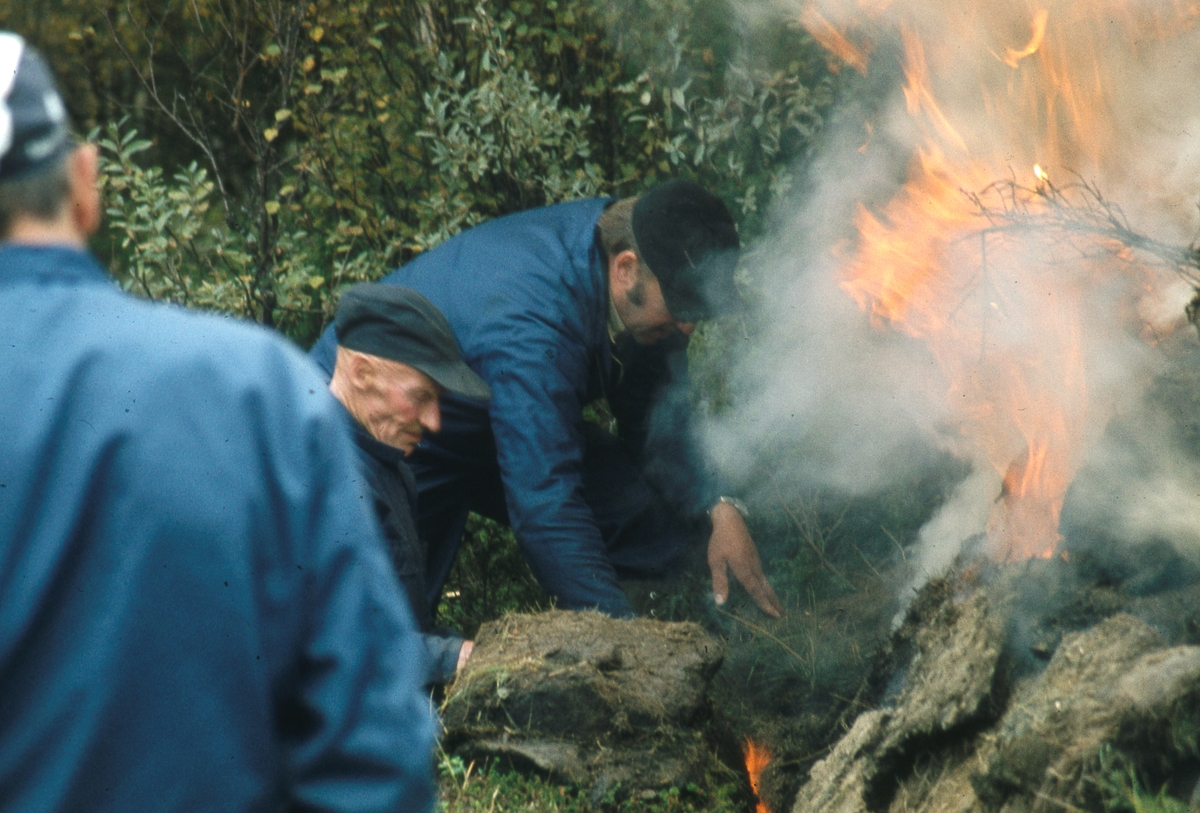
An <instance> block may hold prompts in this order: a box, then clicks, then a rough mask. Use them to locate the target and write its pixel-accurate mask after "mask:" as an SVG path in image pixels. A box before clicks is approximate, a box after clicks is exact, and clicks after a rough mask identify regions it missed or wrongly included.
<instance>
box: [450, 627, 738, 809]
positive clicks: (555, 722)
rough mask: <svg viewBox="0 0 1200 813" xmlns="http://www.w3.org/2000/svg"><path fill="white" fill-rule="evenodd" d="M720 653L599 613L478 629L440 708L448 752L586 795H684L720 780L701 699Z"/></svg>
mask: <svg viewBox="0 0 1200 813" xmlns="http://www.w3.org/2000/svg"><path fill="white" fill-rule="evenodd" d="M722 657H723V648H722V646H721V644H720V643H719V642H718V641H717V640H716V639H715V638H713V637H711V636H710V635H708V634H707V633H706V632H705V631H704V630H703V629H702V628H701V627H699V626H698V625H696V624H692V623H670V622H663V621H655V620H651V619H645V618H639V619H631V620H617V619H612V618H608V617H607V616H603V615H600V614H598V613H591V612H584V613H576V612H565V611H552V612H547V613H540V614H536V615H510V616H507V617H505V618H503V619H501V620H499V621H495V622H491V623H489V624H485V625H484V626H483V627H482V628H481V629H480V632H479V635H478V636H477V637H476V639H475V650H474V652H473V653H472V656H471V659H470V661H469V662H468V664H467V666H466V668H465V669H464V671H463V673H462V674H461V675H460V676H459V678H458V680H457V681H456V682H455V683H454V685H453V686H452V687H451V688H450V690H449V692H448V694H447V698H446V701H445V703H444V705H443V708H442V713H443V719H444V723H445V727H446V734H445V746H446V747H447V748H448V749H449V750H452V751H454V752H456V753H458V754H459V755H461V756H462V757H463V758H464V759H476V760H478V759H485V758H486V759H500V760H502V761H504V762H507V763H509V764H511V765H513V766H516V767H518V768H524V769H531V770H536V771H538V772H540V773H543V774H546V775H549V776H552V777H555V778H556V779H558V780H560V781H564V782H569V783H571V784H574V785H576V786H579V787H583V788H589V789H591V793H592V796H593V797H594V798H596V799H600V798H603V797H604V796H605V795H606V794H609V793H612V792H614V791H619V792H620V793H622V794H624V793H636V792H639V791H644V790H655V789H661V788H669V787H684V786H686V785H687V784H688V783H689V782H699V781H701V779H702V777H703V775H704V774H705V772H707V771H711V770H716V769H719V768H720V765H721V763H720V760H719V759H718V757H717V752H718V750H719V749H721V748H722V743H721V739H722V737H723V732H722V730H721V728H720V726H719V725H718V724H716V723H715V722H714V717H713V710H712V707H711V703H710V700H709V694H708V689H709V685H710V683H711V681H712V677H713V674H714V673H715V672H716V671H717V669H718V667H719V666H720V665H721V661H722Z"/></svg>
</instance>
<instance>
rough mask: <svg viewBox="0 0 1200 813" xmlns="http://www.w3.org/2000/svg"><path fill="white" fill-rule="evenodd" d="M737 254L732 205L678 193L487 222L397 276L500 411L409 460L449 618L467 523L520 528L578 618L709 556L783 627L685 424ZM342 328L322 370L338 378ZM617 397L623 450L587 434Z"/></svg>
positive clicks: (610, 609)
mask: <svg viewBox="0 0 1200 813" xmlns="http://www.w3.org/2000/svg"><path fill="white" fill-rule="evenodd" d="M737 251H738V237H737V231H736V229H735V228H734V224H733V219H732V217H730V215H729V212H728V210H727V209H726V208H725V205H724V204H723V203H722V202H721V200H720V199H719V198H717V197H716V196H714V195H712V194H711V193H709V192H707V191H706V190H704V189H703V188H701V187H699V186H697V185H696V184H694V183H690V182H687V181H672V182H668V183H665V184H662V185H660V186H657V187H654V188H653V189H651V190H649V191H648V192H646V193H645V194H643V195H642V196H640V197H638V198H633V199H626V200H620V201H616V200H612V199H593V200H582V201H576V202H572V203H563V204H558V205H555V206H547V207H544V208H541V209H534V210H531V211H527V212H521V213H519V214H515V215H509V216H507V217H503V218H500V219H498V220H494V221H491V222H488V223H485V224H483V225H480V226H477V227H475V228H473V229H471V230H469V231H467V232H465V233H463V234H460V235H458V236H456V237H454V238H452V239H450V240H448V241H447V242H446V243H444V244H443V245H441V246H439V247H437V248H435V249H433V250H432V251H429V252H427V253H425V254H422V255H420V256H419V257H417V258H416V259H415V260H413V261H412V262H411V263H409V264H408V265H406V266H404V267H403V268H401V269H399V270H398V271H396V272H394V273H392V274H390V275H388V276H387V277H384V279H383V280H382V282H383V283H385V284H399V285H405V286H408V287H411V288H413V289H415V290H417V291H420V292H421V293H422V294H424V295H425V296H426V297H428V298H429V299H430V300H431V301H432V302H433V303H434V304H435V305H436V306H437V307H438V308H439V309H440V310H441V311H442V313H444V314H445V315H446V319H447V321H449V323H450V326H451V327H452V328H453V329H454V334H455V336H456V337H457V339H458V342H459V345H460V346H461V348H462V353H463V358H464V360H465V361H466V363H467V365H468V366H469V367H470V368H471V369H472V370H474V371H475V372H476V373H478V374H479V376H480V377H481V378H482V379H483V380H484V381H485V382H487V384H488V385H489V387H490V388H491V391H492V398H491V401H490V403H484V402H482V401H478V400H475V399H471V398H464V397H460V396H457V395H453V394H451V395H447V396H446V398H444V399H443V401H442V409H441V424H442V430H441V432H440V433H439V434H438V435H437V436H436V437H434V438H430V439H428V440H427V441H425V442H423V443H421V444H420V445H419V446H418V447H417V449H416V451H415V452H414V453H413V454H412V456H411V457H409V458H408V462H409V464H410V466H411V467H412V469H413V472H414V474H415V475H416V481H417V489H418V492H419V500H418V504H419V512H418V515H417V529H418V531H419V533H420V535H421V537H422V538H423V539H425V540H428V543H429V558H428V563H427V582H428V592H427V594H426V597H425V598H426V602H427V604H428V605H429V606H430V607H433V606H435V605H436V603H437V601H438V599H439V597H440V591H441V587H442V584H443V583H444V581H445V579H446V577H447V575H448V574H449V572H450V568H451V565H452V564H453V561H454V556H455V554H456V552H457V550H458V546H459V543H460V541H461V539H462V535H463V529H464V525H465V522H466V518H467V513H468V511H469V510H473V511H476V512H478V513H480V514H482V515H484V516H488V517H492V518H495V519H497V520H499V521H501V522H506V523H508V524H510V525H511V526H512V528H513V530H514V532H515V534H516V537H517V540H518V543H519V544H520V546H521V550H522V552H523V553H524V555H525V558H526V560H527V561H528V562H529V565H530V567H531V569H532V570H533V573H534V575H535V576H536V577H537V579H538V581H539V583H540V584H541V585H542V587H543V588H545V590H546V591H547V592H548V593H549V594H550V595H551V596H553V597H554V598H555V599H556V600H557V602H558V606H559V607H562V608H565V609H587V608H598V609H600V610H602V611H603V612H606V613H609V614H611V615H615V616H627V615H631V614H632V612H633V610H632V607H631V605H630V602H629V600H628V598H627V597H626V595H625V593H624V592H623V591H622V589H621V587H620V585H619V582H618V579H619V578H623V577H630V576H632V577H636V576H661V575H667V574H670V573H671V572H672V571H674V570H676V569H677V568H678V567H679V566H680V564H681V560H682V558H683V556H684V554H685V552H686V551H687V550H688V548H689V547H694V545H695V544H697V543H700V544H703V543H704V541H705V540H707V558H708V563H709V565H710V567H711V570H712V579H713V593H714V596H715V598H716V601H717V603H718V604H721V603H723V602H724V601H725V599H726V598H727V596H728V591H729V582H728V579H729V575H728V574H729V572H731V571H732V573H733V575H734V576H735V578H736V579H737V580H738V581H740V582H741V583H742V584H743V585H744V586H745V587H746V588H747V590H748V592H749V593H750V595H751V596H752V597H753V599H754V600H755V601H756V602H757V603H758V605H759V607H761V608H762V609H763V611H764V612H767V613H769V614H771V615H778V614H780V612H781V610H782V608H781V606H780V604H779V601H778V599H777V598H776V597H775V593H774V591H773V590H772V589H771V586H770V584H769V583H768V582H767V580H766V578H764V576H763V573H762V566H761V563H760V562H759V558H758V553H757V551H756V550H755V546H754V542H753V540H752V539H751V538H750V534H749V532H748V531H747V528H746V524H745V521H744V517H743V512H744V506H742V505H741V503H740V502H739V501H738V500H736V499H735V498H733V497H732V495H729V494H728V492H727V489H725V488H723V487H722V485H721V482H720V478H719V477H717V476H716V475H715V473H713V472H711V471H710V470H709V469H708V467H707V466H706V465H705V464H704V462H703V460H702V458H701V455H699V454H698V453H697V444H696V443H695V442H694V439H693V438H692V437H691V432H690V429H689V422H688V398H687V387H686V384H687V355H686V348H687V343H688V337H689V336H690V334H691V333H692V331H693V330H694V329H695V326H696V325H695V323H696V321H697V320H700V319H705V318H708V317H710V316H713V315H716V314H718V313H720V312H722V311H724V310H728V309H730V308H732V307H734V306H735V305H736V303H737V294H736V291H735V290H734V286H733V269H734V265H735V263H736V258H737ZM334 350H335V340H334V337H333V336H332V334H331V332H330V331H327V332H326V334H325V336H323V337H322V339H321V341H320V342H318V344H317V345H316V346H315V347H314V348H313V351H312V356H313V357H314V359H315V360H316V361H317V362H318V363H319V364H321V365H322V366H323V367H324V368H325V369H326V370H327V371H331V370H332V369H333V359H334ZM600 398H604V399H606V400H607V402H608V404H609V406H610V408H611V411H612V414H613V415H614V417H615V418H616V428H617V432H616V434H615V435H613V434H611V433H609V432H606V431H604V430H602V429H601V428H599V427H598V426H596V425H595V424H593V423H589V422H587V421H585V420H584V416H583V411H584V407H585V405H587V404H589V403H591V402H593V401H595V400H597V399H600Z"/></svg>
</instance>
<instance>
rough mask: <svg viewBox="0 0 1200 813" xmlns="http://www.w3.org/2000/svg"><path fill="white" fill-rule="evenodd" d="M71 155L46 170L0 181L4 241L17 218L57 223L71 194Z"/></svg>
mask: <svg viewBox="0 0 1200 813" xmlns="http://www.w3.org/2000/svg"><path fill="white" fill-rule="evenodd" d="M70 156H71V153H70V152H68V153H66V154H65V155H63V156H62V157H61V158H59V159H58V160H57V161H54V162H53V163H52V164H50V165H49V166H46V167H39V168H38V169H37V170H36V171H34V172H30V173H28V174H26V175H22V176H18V177H16V178H13V179H11V180H6V181H3V182H0V238H6V237H8V234H9V231H10V230H11V229H12V225H13V223H14V221H16V220H17V218H20V217H30V218H35V219H37V220H53V219H54V218H56V217H58V215H59V212H61V211H62V207H63V206H64V205H65V204H66V202H67V198H68V196H69V195H70V193H71V176H70V169H69V166H68V162H69V159H70Z"/></svg>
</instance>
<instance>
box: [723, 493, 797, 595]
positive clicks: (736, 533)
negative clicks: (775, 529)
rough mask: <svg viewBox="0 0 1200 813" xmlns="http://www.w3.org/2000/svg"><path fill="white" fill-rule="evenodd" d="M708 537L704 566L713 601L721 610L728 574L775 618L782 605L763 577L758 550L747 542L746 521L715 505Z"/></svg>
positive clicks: (733, 511)
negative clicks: (706, 570)
mask: <svg viewBox="0 0 1200 813" xmlns="http://www.w3.org/2000/svg"><path fill="white" fill-rule="evenodd" d="M711 517H712V525H713V532H712V536H711V537H709V539H708V566H709V568H711V569H712V580H713V598H714V599H715V600H716V602H717V606H721V605H722V604H724V603H725V601H726V600H727V599H728V598H729V571H733V577H734V578H735V579H737V580H738V581H739V582H740V583H741V585H742V586H743V587H745V588H746V592H748V593H749V594H750V597H751V598H752V599H754V603H755V604H757V605H758V606H759V607H760V608H761V609H762V611H763V612H764V613H766V614H767V615H769V616H771V617H773V618H779V617H780V616H781V615H783V605H782V604H780V603H779V599H778V598H777V597H776V595H775V590H774V589H773V588H772V587H771V583H770V582H768V581H767V577H766V576H764V575H763V570H762V561H761V560H760V559H759V558H758V549H757V548H755V547H754V540H753V539H751V538H750V530H749V529H748V528H747V527H746V521H745V520H744V519H742V515H741V514H739V513H738V511H737V509H736V508H734V507H733V506H732V505H729V504H728V503H717V505H716V506H715V507H714V508H713V510H712V514H711Z"/></svg>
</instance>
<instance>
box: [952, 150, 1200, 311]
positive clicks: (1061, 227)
mask: <svg viewBox="0 0 1200 813" xmlns="http://www.w3.org/2000/svg"><path fill="white" fill-rule="evenodd" d="M1035 172H1036V174H1037V176H1038V183H1037V184H1036V185H1035V186H1033V187H1032V188H1031V187H1027V186H1022V185H1020V184H1018V183H1017V182H1016V181H1014V180H1006V181H996V182H995V183H992V184H990V185H988V186H987V187H985V188H984V189H983V190H982V191H981V192H967V191H966V190H963V194H965V195H966V196H967V198H968V199H969V200H970V201H971V203H972V204H973V205H974V206H975V208H976V209H977V213H978V214H979V215H980V216H981V217H983V218H985V219H986V220H987V221H988V222H989V223H990V224H991V226H990V227H988V228H986V229H983V230H982V232H981V233H982V234H984V235H987V234H998V233H1013V232H1035V231H1036V232H1041V233H1043V234H1051V235H1053V234H1056V233H1057V234H1060V235H1062V236H1063V238H1064V239H1065V240H1067V241H1069V242H1071V243H1072V245H1073V246H1074V247H1075V248H1076V250H1078V251H1079V253H1080V254H1081V255H1082V256H1085V257H1086V256H1088V255H1089V250H1088V249H1089V248H1090V247H1099V248H1101V249H1103V250H1104V251H1107V252H1109V253H1111V254H1114V255H1118V254H1122V253H1125V252H1127V251H1129V250H1133V251H1137V252H1140V253H1141V254H1143V255H1146V256H1149V257H1151V258H1153V259H1154V260H1156V261H1157V262H1158V263H1160V264H1162V265H1165V266H1166V267H1168V268H1170V269H1172V270H1173V271H1175V272H1176V273H1178V274H1179V275H1180V276H1181V277H1183V279H1184V280H1186V281H1187V282H1188V283H1189V284H1190V285H1191V286H1192V288H1193V289H1195V291H1196V295H1195V297H1193V299H1192V301H1191V302H1190V303H1189V304H1188V306H1187V316H1188V320H1189V321H1191V322H1192V323H1193V324H1195V325H1196V326H1197V329H1200V323H1198V322H1197V319H1198V318H1200V243H1197V242H1194V243H1192V244H1191V245H1189V246H1179V245H1175V244H1172V243H1164V242H1163V241H1161V240H1156V239H1154V238H1152V237H1149V236H1148V235H1145V234H1142V233H1141V232H1139V231H1137V230H1135V229H1134V228H1133V227H1132V226H1131V225H1130V224H1129V220H1128V219H1127V218H1126V217H1125V213H1124V212H1123V211H1122V210H1121V207H1120V206H1119V205H1117V204H1116V203H1113V202H1112V201H1110V200H1108V199H1107V198H1105V197H1104V195H1103V194H1102V193H1101V192H1100V189H1099V188H1098V187H1097V186H1096V185H1095V184H1094V183H1091V182H1089V181H1086V180H1084V179H1082V178H1080V177H1079V176H1078V175H1076V176H1075V177H1076V180H1075V181H1073V182H1072V183H1069V184H1067V185H1065V186H1062V187H1059V186H1055V185H1054V184H1053V183H1051V181H1050V179H1049V178H1048V177H1047V176H1046V175H1045V173H1043V172H1041V170H1040V168H1035ZM1077 237H1082V238H1084V239H1085V240H1086V242H1087V245H1086V246H1079V245H1078V244H1076V243H1075V240H1074V238H1077Z"/></svg>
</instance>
